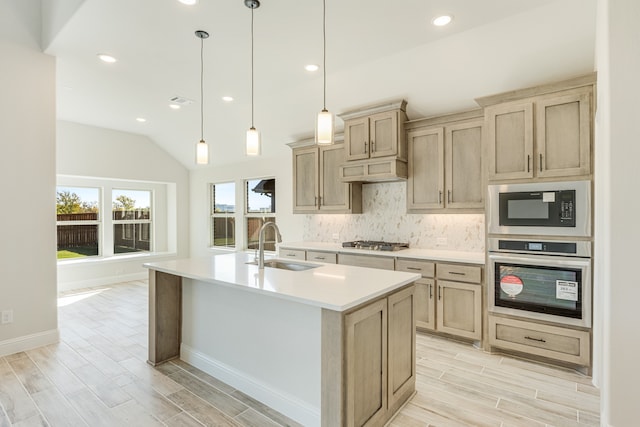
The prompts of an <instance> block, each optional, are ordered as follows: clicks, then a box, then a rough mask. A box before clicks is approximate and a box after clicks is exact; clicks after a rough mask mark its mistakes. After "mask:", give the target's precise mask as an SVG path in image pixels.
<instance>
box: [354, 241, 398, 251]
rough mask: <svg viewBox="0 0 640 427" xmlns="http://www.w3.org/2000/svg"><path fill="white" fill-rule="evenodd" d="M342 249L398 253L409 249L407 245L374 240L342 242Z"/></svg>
mask: <svg viewBox="0 0 640 427" xmlns="http://www.w3.org/2000/svg"><path fill="white" fill-rule="evenodd" d="M342 247H343V248H355V249H368V250H370V251H399V250H401V249H407V248H409V244H408V243H391V242H379V241H375V240H354V241H353V242H343V243H342Z"/></svg>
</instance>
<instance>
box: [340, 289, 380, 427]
mask: <svg viewBox="0 0 640 427" xmlns="http://www.w3.org/2000/svg"><path fill="white" fill-rule="evenodd" d="M345 365H346V366H345V368H346V371H345V375H346V378H345V383H346V385H347V391H346V409H345V420H346V425H347V426H349V427H352V426H353V427H361V426H377V425H382V424H383V423H382V422H383V421H384V419H385V417H386V410H387V300H386V299H382V300H379V301H376V302H374V303H372V304H369V305H367V306H365V307H364V308H361V309H359V310H356V311H354V312H352V313H349V314H347V315H345Z"/></svg>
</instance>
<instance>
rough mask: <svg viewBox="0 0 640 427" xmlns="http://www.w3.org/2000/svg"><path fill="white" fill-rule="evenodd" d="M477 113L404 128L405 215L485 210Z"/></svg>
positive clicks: (415, 123) (437, 119) (480, 136)
mask: <svg viewBox="0 0 640 427" xmlns="http://www.w3.org/2000/svg"><path fill="white" fill-rule="evenodd" d="M483 124H484V121H483V119H482V112H481V110H474V111H470V112H466V113H461V114H457V115H449V116H444V117H437V118H430V119H423V120H418V121H414V122H410V124H408V125H407V126H408V127H410V129H409V130H408V131H407V147H408V152H409V165H408V166H409V174H408V175H409V176H408V180H407V209H408V211H409V212H420V211H431V210H442V209H451V211H452V212H455V211H456V210H464V212H467V211H469V210H476V211H481V210H483V209H484V173H483V170H484V169H483V168H484V166H483V162H482V159H483V155H482V153H483V148H482V147H483V145H482V128H483Z"/></svg>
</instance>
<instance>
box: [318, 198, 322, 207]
mask: <svg viewBox="0 0 640 427" xmlns="http://www.w3.org/2000/svg"><path fill="white" fill-rule="evenodd" d="M320 206H322V196H320V197H318V207H320Z"/></svg>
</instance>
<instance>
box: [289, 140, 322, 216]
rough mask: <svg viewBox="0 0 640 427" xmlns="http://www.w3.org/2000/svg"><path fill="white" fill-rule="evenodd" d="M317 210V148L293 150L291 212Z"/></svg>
mask: <svg viewBox="0 0 640 427" xmlns="http://www.w3.org/2000/svg"><path fill="white" fill-rule="evenodd" d="M317 210H318V149H317V148H316V147H309V148H297V149H295V150H293V212H294V213H308V212H315V211H317Z"/></svg>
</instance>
